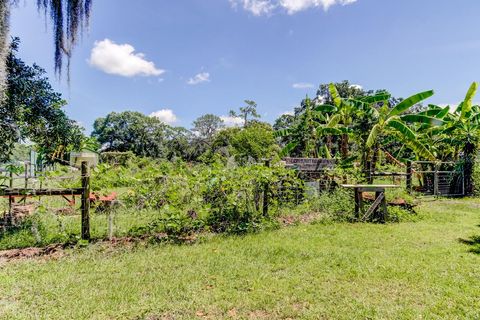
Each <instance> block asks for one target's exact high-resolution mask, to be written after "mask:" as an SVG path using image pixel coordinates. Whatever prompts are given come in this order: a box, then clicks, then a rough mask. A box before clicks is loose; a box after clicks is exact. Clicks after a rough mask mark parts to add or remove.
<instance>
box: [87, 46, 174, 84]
mask: <svg viewBox="0 0 480 320" xmlns="http://www.w3.org/2000/svg"><path fill="white" fill-rule="evenodd" d="M88 63H89V64H90V65H91V66H94V67H95V68H97V69H99V70H102V71H103V72H106V73H108V74H114V75H119V76H123V77H133V76H159V75H161V74H162V73H164V72H165V70H162V69H158V68H157V67H155V64H154V63H153V62H151V61H147V60H145V55H144V54H143V53H136V52H135V48H134V47H133V46H132V45H130V44H116V43H115V42H113V41H111V40H109V39H105V40H102V41H96V42H95V45H94V47H93V49H92V52H91V54H90V59H89V60H88Z"/></svg>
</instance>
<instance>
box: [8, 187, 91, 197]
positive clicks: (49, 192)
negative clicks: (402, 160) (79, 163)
mask: <svg viewBox="0 0 480 320" xmlns="http://www.w3.org/2000/svg"><path fill="white" fill-rule="evenodd" d="M82 190H83V189H23V188H12V189H10V188H7V189H0V197H11V196H12V197H19V196H21V197H23V196H27V197H35V196H63V195H67V196H69V195H81V194H82Z"/></svg>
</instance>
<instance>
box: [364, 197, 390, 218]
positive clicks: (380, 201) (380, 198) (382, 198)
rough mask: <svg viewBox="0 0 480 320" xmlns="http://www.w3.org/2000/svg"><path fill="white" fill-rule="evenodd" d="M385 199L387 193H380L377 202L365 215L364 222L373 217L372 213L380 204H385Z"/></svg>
mask: <svg viewBox="0 0 480 320" xmlns="http://www.w3.org/2000/svg"><path fill="white" fill-rule="evenodd" d="M384 198H385V193H383V192H380V193H379V194H378V196H377V198H376V199H375V201H374V202H373V203H372V205H371V206H370V208H368V210H367V212H366V213H365V215H364V216H363V219H362V220H364V221H365V220H366V219H368V217H370V216H371V215H372V213H373V212H374V211H375V210H376V209H377V208H378V206H379V205H380V203H382V202H383V200H384Z"/></svg>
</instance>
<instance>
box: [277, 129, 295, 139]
mask: <svg viewBox="0 0 480 320" xmlns="http://www.w3.org/2000/svg"><path fill="white" fill-rule="evenodd" d="M291 134H292V130H291V129H280V130H277V131H275V132H274V133H273V136H274V137H275V138H281V137H288V136H289V135H291Z"/></svg>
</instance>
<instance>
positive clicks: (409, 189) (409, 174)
mask: <svg viewBox="0 0 480 320" xmlns="http://www.w3.org/2000/svg"><path fill="white" fill-rule="evenodd" d="M406 183H407V192H412V161H411V160H408V161H407V181H406Z"/></svg>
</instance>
